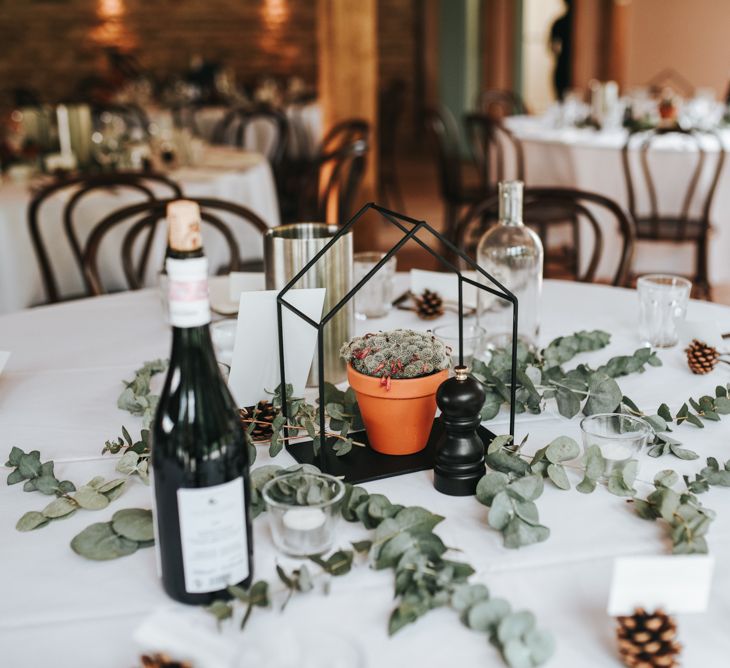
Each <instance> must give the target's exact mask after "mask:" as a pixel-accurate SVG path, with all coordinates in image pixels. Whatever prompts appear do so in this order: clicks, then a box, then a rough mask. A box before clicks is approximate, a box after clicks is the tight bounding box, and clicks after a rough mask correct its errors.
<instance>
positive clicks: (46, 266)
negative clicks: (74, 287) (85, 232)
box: [28, 172, 182, 303]
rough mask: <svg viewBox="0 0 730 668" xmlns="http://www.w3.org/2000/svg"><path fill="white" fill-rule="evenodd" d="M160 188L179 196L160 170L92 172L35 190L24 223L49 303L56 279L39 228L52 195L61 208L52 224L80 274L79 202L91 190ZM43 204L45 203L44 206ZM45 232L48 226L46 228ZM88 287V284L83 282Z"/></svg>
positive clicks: (146, 193) (56, 293) (55, 295)
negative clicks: (58, 229)
mask: <svg viewBox="0 0 730 668" xmlns="http://www.w3.org/2000/svg"><path fill="white" fill-rule="evenodd" d="M160 189H162V193H161V194H163V195H168V196H172V197H173V198H179V197H181V196H182V191H181V189H180V186H179V185H178V184H177V183H175V182H174V181H172V180H171V179H169V178H168V177H167V176H164V175H163V174H157V173H154V172H145V173H143V172H114V173H109V174H93V175H82V176H72V177H64V178H60V179H58V180H56V181H53V182H52V183H50V184H49V185H47V186H45V187H44V188H41V189H40V190H38V191H37V192H36V193H35V194H34V195H33V198H32V199H31V202H30V205H29V207H28V227H29V231H30V238H31V241H32V243H33V249H34V251H35V254H36V258H37V260H38V266H39V268H40V272H41V279H42V281H43V287H44V290H45V293H46V299H47V301H48V302H49V303H54V302H58V301H61V299H62V297H61V293H60V290H59V287H58V280H57V277H56V274H55V272H54V270H53V264H52V262H51V253H50V252H49V248H50V247H55V244H51V243H48V241H47V240H46V239H45V238H44V233H43V232H42V228H49V227H50V225H51V223H50V221H42V220H41V212H42V210H43V209H44V208H45V206H47V203H48V202H49V201H50V200H52V199H54V198H56V197H64V200H63V201H64V206H63V212H62V215H61V217H60V218H59V219H57V220H56V221H54V223H53V224H54V225H55V226H56V227H58V226H59V224H62V225H63V231H64V233H65V236H66V239H67V241H68V243H69V246H70V248H71V253H72V255H73V257H74V259H75V261H76V263H77V266H78V269H79V272H81V275H82V276H83V257H82V256H83V252H82V245H83V244H82V231H81V230H80V229H79V221H78V217H77V215H76V214H77V211H78V208H79V205H80V204H81V202H82V201H83V200H84V199H85V198H87V197H89V196H91V195H94V194H100V193H109V194H113V195H118V194H120V193H121V192H125V191H126V192H129V193H131V194H134V195H138V196H141V197H143V198H144V199H146V200H154V199H155V197H157V196H159V194H160V192H159V191H160ZM44 205H45V206H44ZM46 234H48V229H47V230H46ZM148 252H149V248H147V249H146V251H145V253H148ZM87 288H88V286H87Z"/></svg>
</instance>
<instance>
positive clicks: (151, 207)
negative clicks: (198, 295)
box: [83, 198, 269, 295]
mask: <svg viewBox="0 0 730 668" xmlns="http://www.w3.org/2000/svg"><path fill="white" fill-rule="evenodd" d="M189 199H191V200H192V201H194V202H197V203H198V205H199V206H200V216H201V220H202V222H203V223H205V224H206V225H207V226H209V227H210V228H212V229H213V230H215V231H216V232H218V234H220V235H221V236H222V237H223V240H224V242H225V245H226V246H227V248H228V261H227V262H226V263H225V264H224V265H222V266H221V267H217V268H215V271H216V273H229V272H231V271H241V270H247V271H255V270H262V266H260V263H255V264H252V263H246V262H244V261H243V260H242V259H241V252H240V249H239V247H238V243H237V242H236V235H235V231H234V229H233V224H236V225H246V226H248V227H253V228H254V229H255V230H256V231H257V232H258V233H259V234H260V235H261V236H262V237H263V235H264V233H265V232H266V231H267V230H268V229H269V227H268V226H267V225H266V223H265V222H264V221H263V220H261V218H259V217H258V216H257V215H256V214H255V213H254V212H253V211H251V210H250V209H247V208H246V207H243V206H240V205H238V204H235V203H233V202H226V201H224V200H219V199H212V198H189ZM172 201H174V198H172V199H162V200H151V201H148V202H140V203H139V204H133V205H131V206H127V207H124V208H122V209H119V210H117V211H115V212H113V213H111V214H109V215H108V216H106V217H105V218H104V219H103V220H101V221H100V222H99V223H98V224H97V225H96V227H94V229H93V231H92V232H91V234H90V235H89V239H88V241H87V243H86V247H85V249H84V253H83V271H84V276H85V278H86V282H87V285H88V286H89V293H90V294H91V295H101V294H104V293H105V292H106V291H107V290H106V289H105V286H104V282H103V280H102V277H101V274H100V271H99V251H100V248H101V245H102V243H103V242H104V240H105V239H106V238H107V236H108V235H109V233H110V232H112V231H113V230H114V229H115V228H117V227H118V226H120V225H125V224H126V225H127V226H128V229H127V230H126V232H125V234H124V238H123V241H122V244H121V247H120V260H121V264H122V269H123V271H124V276H125V278H126V281H127V284H128V287H129V289H130V290H138V289H140V288H141V287H143V286H144V282H145V276H146V274H147V271H148V265H149V261H150V255H149V253H148V252H147V249H148V248H149V247H150V244H151V240H152V239H154V236H155V233H156V231H157V229H158V226H160V225H162V226H163V227H165V226H166V223H165V213H166V210H167V205H168V204H169V203H170V202H172ZM222 214H225V216H226V217H225V220H224V219H223V218H222ZM232 220H233V221H235V222H234V223H233V224H232V223H231V221H232ZM160 269H162V266H160Z"/></svg>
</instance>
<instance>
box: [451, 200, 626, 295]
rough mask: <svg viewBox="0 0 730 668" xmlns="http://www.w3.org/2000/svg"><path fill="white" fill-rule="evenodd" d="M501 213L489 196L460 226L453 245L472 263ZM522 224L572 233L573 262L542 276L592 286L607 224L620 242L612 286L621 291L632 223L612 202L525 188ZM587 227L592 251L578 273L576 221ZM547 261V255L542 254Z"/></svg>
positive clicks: (548, 271)
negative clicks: (616, 233)
mask: <svg viewBox="0 0 730 668" xmlns="http://www.w3.org/2000/svg"><path fill="white" fill-rule="evenodd" d="M498 209H499V197H498V195H490V196H489V197H487V198H486V199H485V200H483V201H482V202H480V203H479V204H478V205H477V206H475V207H474V208H473V209H471V210H470V211H469V212H468V213H467V214H466V216H465V217H464V218H463V219H462V220H461V221H460V223H459V227H458V230H457V234H456V245H457V247H458V248H460V249H461V250H464V251H465V252H466V253H468V254H469V255H470V256H471V257H474V258H476V248H477V244H478V243H479V239H481V237H482V235H483V234H484V232H486V231H487V230H488V229H489V228H490V227H491V226H492V225H494V224H496V222H497V217H498ZM523 218H524V221H525V224H527V225H529V226H531V227H538V226H548V227H557V226H562V227H565V228H566V229H567V230H569V231H571V232H572V236H573V246H574V248H575V253H574V259H573V256H571V257H570V258H569V259H567V260H566V261H564V262H562V263H560V262H558V263H557V266H549V264H548V263H547V262H546V266H545V275H546V276H551V275H554V276H557V277H560V278H573V279H574V280H577V281H581V282H586V283H592V282H594V281H595V279H596V271H597V269H598V265H599V263H600V261H601V256H602V253H603V235H604V232H603V229H602V225H601V224H599V222H598V221H599V218H600V220H601V221H602V223H603V224H606V223H607V221H608V220H609V219H610V220H611V221H612V222H613V223H614V224H615V226H616V227H617V231H618V234H619V235H620V237H621V252H620V255H619V258H618V264H617V267H616V270H615V272H614V274H613V279H612V281H611V283H612V284H613V285H617V286H623V285H626V283H627V276H628V271H629V267H630V264H631V259H632V256H633V249H634V240H635V238H636V232H635V230H634V225H633V222H632V220H631V218H630V217H629V216H628V215H627V213H626V212H625V211H624V210H623V209H622V208H621V207H620V206H619V205H618V204H616V202H614V201H613V200H612V199H609V198H608V197H605V196H603V195H599V194H597V193H592V192H587V191H583V190H575V189H572V188H528V189H526V190H525V196H524V207H523ZM575 220H578V221H585V223H587V225H588V226H589V227H590V229H591V232H592V237H593V249H592V252H591V254H590V259H589V261H588V263H587V266H586V269H585V270H584V271H581V269H580V265H581V262H580V253H579V249H580V244H581V233H580V226H579V225H578V226H576V225H574V221H575ZM546 255H547V254H546Z"/></svg>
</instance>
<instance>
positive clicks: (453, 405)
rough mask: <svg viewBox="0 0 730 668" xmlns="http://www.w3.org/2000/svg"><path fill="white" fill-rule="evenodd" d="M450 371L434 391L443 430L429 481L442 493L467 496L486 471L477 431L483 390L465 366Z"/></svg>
mask: <svg viewBox="0 0 730 668" xmlns="http://www.w3.org/2000/svg"><path fill="white" fill-rule="evenodd" d="M454 374H455V375H454V376H453V377H452V378H449V379H447V380H445V381H444V382H443V383H441V385H440V386H439V388H438V390H437V391H436V403H437V404H438V407H439V408H440V409H441V421H442V422H443V425H444V433H443V434H442V436H441V438H440V440H439V442H438V445H437V446H436V460H435V464H434V467H433V473H434V476H433V484H434V487H435V488H436V489H437V490H438V491H439V492H442V493H443V494H449V495H451V496H469V495H471V494H475V493H476V489H477V483H478V482H479V480H480V479H481V477H482V476H483V475H484V473H485V472H486V468H485V466H484V443H483V442H482V439H481V438H480V437H479V435H478V434H477V427H478V426H479V423H480V422H481V420H480V417H479V414H480V412H481V410H482V406H483V405H484V399H485V393H484V387H482V384H481V383H480V382H479V381H478V380H476V379H475V378H473V377H471V376H470V375H469V369H468V368H467V367H465V366H457V367H456V368H455V369H454Z"/></svg>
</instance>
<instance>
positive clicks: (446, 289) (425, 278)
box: [411, 269, 477, 308]
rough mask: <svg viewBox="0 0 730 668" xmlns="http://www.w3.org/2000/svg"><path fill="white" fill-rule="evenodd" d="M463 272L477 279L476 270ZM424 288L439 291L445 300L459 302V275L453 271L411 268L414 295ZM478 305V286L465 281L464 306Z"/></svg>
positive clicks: (474, 306) (466, 275)
mask: <svg viewBox="0 0 730 668" xmlns="http://www.w3.org/2000/svg"><path fill="white" fill-rule="evenodd" d="M461 273H462V274H463V276H464V277H466V278H470V279H471V280H472V281H476V280H477V275H476V272H475V271H463V272H461ZM424 290H431V291H432V292H438V293H439V294H440V295H441V297H442V298H443V300H444V301H447V302H454V303H458V301H459V277H458V276H457V275H456V274H454V273H451V272H445V271H424V270H423V269H411V292H412V293H413V294H414V295H420V294H421V293H422V292H423V291H424ZM476 305H477V288H475V287H474V286H473V285H470V284H469V283H464V306H465V307H466V308H476Z"/></svg>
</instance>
